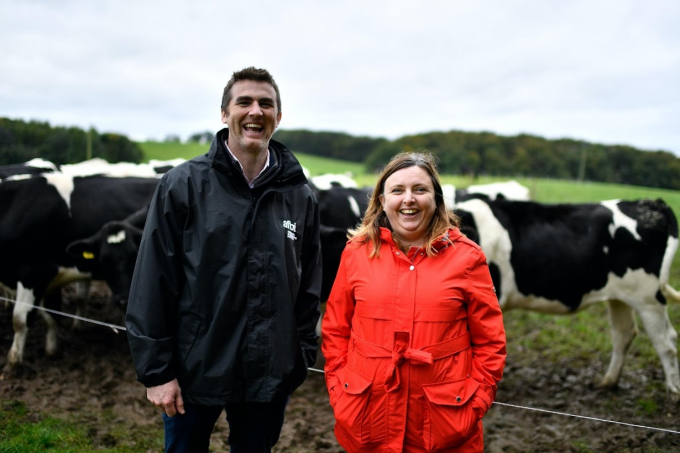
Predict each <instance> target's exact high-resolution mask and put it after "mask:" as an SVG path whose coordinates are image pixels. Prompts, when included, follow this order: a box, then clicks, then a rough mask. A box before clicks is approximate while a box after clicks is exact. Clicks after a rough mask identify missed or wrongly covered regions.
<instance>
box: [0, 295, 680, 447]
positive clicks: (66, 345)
mask: <svg viewBox="0 0 680 453" xmlns="http://www.w3.org/2000/svg"><path fill="white" fill-rule="evenodd" d="M69 294H70V293H69V290H68V289H66V290H65V304H64V311H67V312H73V307H72V306H70V305H69V304H68V297H69ZM106 299H107V290H106V288H105V287H103V286H96V285H95V287H94V288H93V291H92V300H91V302H90V304H89V307H88V311H87V313H86V315H87V316H88V317H91V318H94V319H98V320H101V321H106V322H110V323H113V324H117V325H122V318H121V314H120V313H119V312H117V311H116V310H115V309H114V308H112V307H109V306H108V304H107V303H106ZM10 314H11V307H8V308H5V307H4V306H3V304H2V303H1V302H0V366H2V365H4V361H5V360H6V356H7V351H8V350H9V347H10V345H11V341H12V326H11V315H10ZM58 324H59V326H60V330H59V340H60V345H61V352H60V354H59V356H58V357H56V358H53V359H52V358H50V359H48V358H46V357H45V354H44V330H45V329H44V322H42V320H41V319H40V318H38V319H37V320H36V322H35V324H34V326H33V329H32V330H31V332H30V336H29V339H28V343H27V348H26V352H25V363H24V365H23V366H21V367H20V368H19V369H18V370H17V373H16V376H14V377H13V378H11V379H6V380H3V381H0V399H1V400H2V401H3V402H5V403H6V402H11V401H21V402H24V403H25V404H26V406H27V408H28V410H29V413H30V415H31V419H33V420H39V419H41V418H42V417H47V416H52V417H56V418H60V419H68V420H71V421H77V422H78V423H79V424H81V425H84V426H87V436H88V438H89V440H90V442H91V445H92V449H93V450H96V449H97V448H99V447H107V448H114V449H115V448H116V447H119V448H121V449H123V448H127V449H128V451H129V450H130V449H131V450H132V451H155V450H157V449H158V447H157V446H156V447H149V445H153V443H150V442H151V441H149V438H154V437H158V436H159V435H160V433H161V432H162V422H161V419H160V415H159V413H158V411H157V410H156V409H155V408H154V407H152V406H151V405H150V404H148V403H147V402H146V399H145V393H144V389H143V387H142V386H141V385H140V384H138V383H137V382H136V381H135V375H134V371H133V368H132V364H131V360H130V357H129V353H128V348H127V342H126V338H125V334H124V332H121V333H118V334H117V333H115V332H113V331H112V330H111V329H109V328H106V327H101V326H98V325H94V324H88V325H85V326H84V327H83V329H82V330H81V331H79V332H77V333H75V332H72V331H71V330H70V324H71V321H70V320H69V319H68V318H60V319H58ZM508 350H509V355H508V365H507V367H506V371H505V378H504V380H503V381H502V383H501V385H500V387H499V390H498V396H497V402H499V403H508V404H512V405H516V406H525V407H533V408H540V409H545V410H550V411H555V412H560V413H568V414H577V415H583V416H587V417H593V418H597V419H605V420H617V421H621V422H625V423H629V424H634V425H643V426H649V427H656V428H663V429H669V430H680V423H678V421H679V419H678V413H679V411H678V405H677V404H674V403H670V402H668V401H667V399H666V393H665V390H664V387H663V371H662V370H661V366H660V364H659V365H658V366H657V367H649V369H645V370H643V371H627V370H624V374H623V377H622V380H621V383H620V386H619V388H618V389H617V390H615V391H611V390H601V389H598V388H597V387H596V386H595V385H594V384H595V383H596V382H597V380H598V379H601V377H602V376H603V374H604V371H605V367H606V361H607V360H608V358H607V357H593V358H587V359H586V360H583V359H582V358H580V359H579V360H577V361H573V360H558V361H554V360H546V358H545V357H541V356H540V355H536V356H534V357H532V356H531V351H526V348H524V349H523V348H522V347H520V346H519V345H515V344H513V342H512V341H509V343H508ZM527 354H529V355H528V356H527ZM527 357H529V359H530V360H529V362H530V363H529V365H527V363H526V362H527ZM317 365H318V366H321V363H318V364H317ZM484 423H485V442H486V451H488V452H528V451H531V452H552V451H555V452H558V451H565V452H580V451H597V452H628V451H630V452H655V451H680V434H673V433H667V432H662V431H656V430H651V429H646V428H639V427H631V426H622V425H617V424H610V423H605V422H601V421H595V420H588V419H580V418H574V417H568V416H562V415H555V414H549V413H546V412H538V411H532V410H527V409H521V408H516V407H511V406H504V405H500V404H495V405H494V406H493V407H492V408H491V410H490V411H489V413H488V414H487V416H486V417H485V419H484ZM121 433H124V434H121ZM227 434H228V428H227V425H226V422H225V421H224V420H221V421H220V422H218V425H217V426H216V428H215V433H214V434H213V438H212V446H211V450H212V451H216V452H218V451H228V447H227V446H226V437H227ZM275 451H278V452H341V451H343V450H342V449H341V448H340V447H339V446H338V444H337V442H336V441H335V438H334V436H333V416H332V411H331V409H330V407H329V406H328V398H327V395H326V390H325V386H324V382H323V376H322V375H321V374H319V373H314V372H311V373H310V377H309V379H308V380H307V381H306V382H305V383H304V384H303V385H302V386H301V387H300V388H299V389H298V390H297V391H296V392H295V394H294V395H293V396H292V397H291V400H290V403H289V405H288V408H287V415H286V420H285V423H284V427H283V432H282V435H281V439H280V441H279V444H278V445H277V447H276V450H275Z"/></svg>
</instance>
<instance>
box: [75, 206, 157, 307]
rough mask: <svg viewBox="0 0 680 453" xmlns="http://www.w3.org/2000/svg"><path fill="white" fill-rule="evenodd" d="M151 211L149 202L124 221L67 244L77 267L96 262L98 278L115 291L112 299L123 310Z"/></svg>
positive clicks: (109, 224) (115, 221)
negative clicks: (147, 218) (143, 232)
mask: <svg viewBox="0 0 680 453" xmlns="http://www.w3.org/2000/svg"><path fill="white" fill-rule="evenodd" d="M148 212H149V206H148V205H146V206H144V207H143V208H142V209H140V210H139V211H137V212H134V213H133V214H132V215H130V216H129V217H127V218H125V219H123V220H114V221H111V222H107V223H106V224H104V226H102V228H101V229H100V230H99V231H97V232H96V233H94V234H93V235H91V236H89V237H87V238H85V239H78V240H77V241H74V242H72V243H70V244H69V245H68V246H67V247H66V253H68V255H69V256H70V257H71V258H72V259H73V260H74V262H75V264H76V267H80V268H83V267H87V266H88V265H90V263H96V264H95V267H96V268H97V269H98V270H99V272H98V277H99V278H100V279H102V280H104V281H105V282H106V284H107V285H108V286H109V289H110V290H111V301H112V302H113V303H114V304H115V305H117V306H119V307H121V308H123V309H124V308H125V306H126V304H127V299H128V296H129V294H130V285H131V284H132V273H133V272H134V268H135V261H136V260H137V253H138V252H139V243H140V242H141V240H142V231H143V230H144V224H145V223H146V216H147V214H148Z"/></svg>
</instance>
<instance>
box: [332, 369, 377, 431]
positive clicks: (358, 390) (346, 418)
mask: <svg viewBox="0 0 680 453" xmlns="http://www.w3.org/2000/svg"><path fill="white" fill-rule="evenodd" d="M336 376H337V378H338V381H339V385H340V396H339V397H338V400H337V402H336V403H335V406H334V407H333V412H334V413H335V422H336V425H337V427H339V428H342V429H343V430H344V431H345V432H346V433H347V434H349V435H351V437H352V438H353V439H354V440H357V441H359V442H361V443H362V444H365V443H368V442H369V441H370V438H371V432H370V417H369V416H368V415H369V414H368V413H367V408H368V402H369V399H370V395H371V392H370V387H371V384H372V381H371V379H369V378H367V377H365V376H362V375H360V374H358V373H357V372H356V371H354V370H351V369H348V368H347V366H345V367H343V368H341V369H339V370H338V372H337V375H336Z"/></svg>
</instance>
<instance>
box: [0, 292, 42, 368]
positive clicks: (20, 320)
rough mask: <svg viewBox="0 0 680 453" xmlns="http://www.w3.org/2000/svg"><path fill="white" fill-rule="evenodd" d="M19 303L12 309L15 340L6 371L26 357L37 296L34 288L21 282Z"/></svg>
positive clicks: (18, 295)
mask: <svg viewBox="0 0 680 453" xmlns="http://www.w3.org/2000/svg"><path fill="white" fill-rule="evenodd" d="M16 301H17V303H16V304H15V305H14V310H13V311H12V326H13V327H14V341H12V346H11V347H10V348H9V354H8V355H7V363H6V364H5V371H11V370H12V369H13V368H14V367H15V366H16V365H17V364H18V363H21V362H22V361H23V359H24V348H25V347H26V336H27V335H28V322H27V319H28V314H29V313H30V312H31V310H33V305H34V304H35V296H34V295H33V290H32V289H27V288H24V286H23V285H22V284H21V282H19V284H18V285H17V299H16Z"/></svg>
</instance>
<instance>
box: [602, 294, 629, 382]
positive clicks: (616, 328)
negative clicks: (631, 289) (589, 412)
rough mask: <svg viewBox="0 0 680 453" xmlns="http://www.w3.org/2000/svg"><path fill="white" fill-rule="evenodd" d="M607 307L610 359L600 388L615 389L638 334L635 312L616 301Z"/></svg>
mask: <svg viewBox="0 0 680 453" xmlns="http://www.w3.org/2000/svg"><path fill="white" fill-rule="evenodd" d="M608 305H609V322H610V324H611V332H612V358H611V361H610V362H609V368H608V369H607V373H606V374H605V375H604V379H602V382H601V383H600V386H601V387H616V384H617V383H618V382H619V377H620V376H621V369H622V368H623V364H624V363H625V362H626V353H627V352H628V348H629V347H630V344H631V343H632V342H633V339H634V338H635V336H636V335H637V334H638V327H637V323H636V322H635V311H634V310H633V309H632V308H631V307H630V306H628V305H627V304H625V303H623V302H621V301H618V300H610V301H609V302H608Z"/></svg>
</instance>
